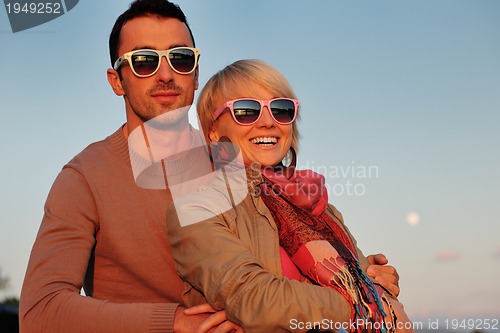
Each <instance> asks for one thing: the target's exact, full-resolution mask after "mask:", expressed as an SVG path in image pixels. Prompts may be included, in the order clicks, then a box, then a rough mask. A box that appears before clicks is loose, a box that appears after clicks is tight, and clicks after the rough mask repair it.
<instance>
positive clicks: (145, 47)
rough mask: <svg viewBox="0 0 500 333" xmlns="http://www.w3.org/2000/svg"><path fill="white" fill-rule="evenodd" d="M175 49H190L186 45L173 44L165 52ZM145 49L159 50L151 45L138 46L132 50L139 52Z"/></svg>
mask: <svg viewBox="0 0 500 333" xmlns="http://www.w3.org/2000/svg"><path fill="white" fill-rule="evenodd" d="M174 47H188V46H187V45H186V44H173V45H170V46H169V47H168V49H165V50H170V49H173V48H174ZM144 49H149V50H159V49H157V48H155V47H153V46H151V45H141V46H136V47H134V48H133V49H132V51H137V50H144Z"/></svg>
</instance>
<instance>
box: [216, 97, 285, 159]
mask: <svg viewBox="0 0 500 333" xmlns="http://www.w3.org/2000/svg"><path fill="white" fill-rule="evenodd" d="M252 91H253V93H252V94H251V96H246V95H241V96H239V97H241V98H243V97H248V98H254V99H259V100H268V99H273V98H276V97H283V96H273V95H271V93H269V92H268V91H267V90H265V89H264V88H262V87H256V89H252ZM224 102H226V101H222V102H221V105H222V104H224ZM223 136H227V137H228V138H229V139H230V140H231V142H232V143H233V144H235V145H237V146H238V147H239V148H240V149H241V153H242V155H243V159H244V162H245V164H247V165H250V164H251V163H252V162H258V163H260V164H262V165H263V166H273V165H276V164H278V163H279V162H280V161H281V160H282V159H283V158H284V157H285V155H286V153H287V152H288V150H289V149H290V145H291V142H292V124H290V125H280V124H278V123H276V121H275V120H274V119H273V117H272V116H271V113H270V111H269V110H268V108H267V107H264V108H263V110H262V115H261V117H260V119H259V120H257V122H256V123H255V124H253V125H249V126H243V125H239V124H237V123H236V122H235V121H234V119H233V117H232V116H231V114H230V112H229V111H224V112H223V113H222V114H221V115H220V116H219V118H217V120H216V121H215V122H214V124H213V126H212V130H211V131H210V139H211V140H212V141H218V140H219V139H220V138H221V137H223Z"/></svg>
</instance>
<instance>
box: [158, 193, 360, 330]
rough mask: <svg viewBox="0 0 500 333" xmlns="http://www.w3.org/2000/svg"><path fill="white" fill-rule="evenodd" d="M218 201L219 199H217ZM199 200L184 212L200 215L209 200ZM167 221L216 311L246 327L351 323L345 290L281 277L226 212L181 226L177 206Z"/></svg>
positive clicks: (182, 258) (185, 271)
mask: <svg viewBox="0 0 500 333" xmlns="http://www.w3.org/2000/svg"><path fill="white" fill-rule="evenodd" d="M221 199H222V200H224V198H221ZM204 200H207V198H206V197H205V198H204ZM212 200H214V201H215V202H217V198H212ZM193 202H196V200H194V201H189V204H186V206H182V205H181V206H179V205H178V206H177V209H184V212H183V215H185V211H186V210H188V211H192V212H193V214H196V210H198V209H206V206H205V207H204V205H203V204H200V205H199V206H196V205H195V204H193ZM167 221H168V229H169V236H170V240H171V245H172V251H173V254H174V258H175V260H176V263H177V268H178V270H179V272H180V274H181V276H182V277H183V278H185V279H186V280H187V281H188V282H189V283H190V284H191V285H192V286H193V287H194V288H195V289H196V290H198V291H200V292H201V293H203V294H204V295H205V297H206V299H207V301H208V302H209V303H210V305H211V306H212V307H213V308H214V309H218V310H220V309H225V310H226V315H227V317H228V319H229V320H231V321H232V322H234V323H237V324H238V325H240V326H241V327H242V328H243V330H244V331H246V332H288V331H294V332H295V331H296V332H305V331H307V330H308V329H309V328H307V327H306V326H305V325H306V323H313V322H316V323H323V324H325V325H326V324H328V325H330V324H331V325H334V323H335V322H339V323H347V322H348V321H349V319H350V317H351V306H350V305H349V304H348V302H347V301H346V299H345V298H344V297H343V296H342V295H341V294H340V293H338V292H336V291H335V290H333V289H328V288H323V287H320V286H316V285H312V284H308V283H301V282H299V281H294V280H288V279H286V278H278V277H277V276H276V274H274V273H271V272H270V271H268V270H267V269H266V268H265V267H264V265H263V262H262V261H261V260H260V259H259V258H257V256H256V255H255V254H254V253H252V252H251V251H250V249H249V248H248V246H247V245H246V244H244V243H243V242H242V241H241V240H240V239H239V238H238V237H237V236H236V234H235V233H234V231H232V230H230V228H229V227H228V224H227V221H226V220H223V219H222V218H221V217H220V215H217V214H214V215H213V217H212V218H210V219H207V220H205V221H203V222H199V223H195V224H192V225H189V226H185V227H181V226H180V224H179V221H178V219H177V214H176V211H175V208H174V207H173V206H171V207H170V208H169V211H168V218H167ZM255 222H256V223H257V222H261V224H259V226H257V228H259V227H261V228H264V227H269V233H271V235H270V239H271V241H274V242H276V243H275V244H276V248H278V240H277V233H276V232H274V231H273V229H272V227H271V226H270V225H269V224H267V225H266V223H262V220H259V221H255ZM263 234H267V233H263ZM254 236H255V237H259V235H257V234H255V235H254ZM273 237H274V239H273ZM268 239H269V238H268ZM259 241H266V240H265V239H260V240H259ZM278 260H279V259H278ZM332 327H333V326H332ZM327 328H330V327H327Z"/></svg>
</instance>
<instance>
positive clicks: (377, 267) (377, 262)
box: [366, 253, 400, 297]
mask: <svg viewBox="0 0 500 333" xmlns="http://www.w3.org/2000/svg"><path fill="white" fill-rule="evenodd" d="M367 258H368V261H369V262H370V264H371V265H370V266H368V268H367V269H366V273H368V275H369V276H371V277H372V278H373V279H374V280H375V281H376V282H378V283H380V285H381V286H383V287H384V288H386V289H387V290H389V292H391V293H392V294H393V295H394V296H396V297H397V296H398V295H399V291H400V290H399V274H398V272H397V271H396V269H395V268H394V267H393V266H389V265H387V263H388V262H389V260H387V258H386V257H385V255H383V254H381V253H379V254H372V255H369V256H368V257H367Z"/></svg>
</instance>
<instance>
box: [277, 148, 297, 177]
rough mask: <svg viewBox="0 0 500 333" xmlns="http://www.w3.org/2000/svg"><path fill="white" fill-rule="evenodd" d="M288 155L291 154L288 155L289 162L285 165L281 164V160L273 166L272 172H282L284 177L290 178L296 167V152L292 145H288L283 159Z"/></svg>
mask: <svg viewBox="0 0 500 333" xmlns="http://www.w3.org/2000/svg"><path fill="white" fill-rule="evenodd" d="M289 155H292V156H290V164H288V165H287V166H285V165H284V164H283V161H281V162H280V163H278V164H277V165H276V166H275V167H274V172H276V173H281V174H283V176H285V177H286V179H290V178H292V176H293V174H294V173H295V168H296V167H297V152H296V151H295V149H294V148H293V147H290V149H289V150H288V152H287V153H286V155H285V158H284V160H285V159H287V157H288V156H289Z"/></svg>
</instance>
